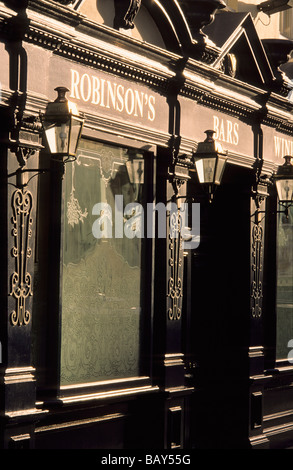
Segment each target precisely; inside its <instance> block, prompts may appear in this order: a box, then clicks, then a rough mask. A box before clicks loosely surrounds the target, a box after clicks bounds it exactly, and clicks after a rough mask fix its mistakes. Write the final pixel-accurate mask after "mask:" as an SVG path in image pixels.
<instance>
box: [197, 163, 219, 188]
mask: <svg viewBox="0 0 293 470" xmlns="http://www.w3.org/2000/svg"><path fill="white" fill-rule="evenodd" d="M216 163H217V159H216V158H215V157H209V158H200V159H199V160H196V161H195V167H196V171H197V175H198V179H199V182H200V183H201V184H204V183H213V182H214V175H215V168H216Z"/></svg>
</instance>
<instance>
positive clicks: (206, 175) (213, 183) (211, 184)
mask: <svg viewBox="0 0 293 470" xmlns="http://www.w3.org/2000/svg"><path fill="white" fill-rule="evenodd" d="M205 133H206V135H207V137H206V139H205V140H204V141H203V142H199V144H198V147H197V150H196V152H195V153H194V154H193V158H194V165H195V169H196V172H197V176H198V180H199V183H200V184H201V185H202V186H203V187H204V188H205V189H206V190H207V192H208V196H209V201H210V202H212V200H213V196H214V192H215V189H216V187H217V186H219V185H220V184H221V181H222V176H223V173H224V170H225V166H226V162H227V154H226V153H225V152H224V150H223V148H222V146H221V144H220V143H219V142H217V141H215V139H214V137H213V135H214V133H215V131H213V130H207V131H205Z"/></svg>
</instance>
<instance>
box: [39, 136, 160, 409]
mask: <svg viewBox="0 0 293 470" xmlns="http://www.w3.org/2000/svg"><path fill="white" fill-rule="evenodd" d="M112 137H113V138H112V139H111V140H110V139H109V136H108V135H107V136H106V138H105V136H104V135H94V136H93V134H92V133H91V132H89V133H87V132H86V131H85V132H84V133H83V136H82V138H83V139H88V140H92V141H97V142H101V143H104V144H105V145H107V144H108V145H110V146H117V147H123V148H128V149H133V150H136V151H137V152H139V153H143V154H144V158H145V175H146V178H147V183H146V186H147V189H146V202H153V200H154V197H155V180H156V177H155V176H156V175H155V173H156V147H155V146H151V145H150V144H149V143H146V142H141V141H136V140H133V139H131V138H129V139H125V138H123V139H122V138H119V137H118V136H117V137H116V136H112ZM51 164H52V166H51V178H50V226H49V227H50V228H49V230H50V235H49V253H50V266H49V308H48V316H49V317H50V318H49V319H48V324H47V327H48V328H47V338H46V341H47V362H46V374H45V375H46V377H45V387H44V388H45V389H46V390H47V391H48V390H49V391H51V392H52V391H53V395H54V396H55V397H56V398H57V399H60V400H63V401H68V400H69V401H72V400H73V401H74V400H79V399H81V400H84V399H87V397H88V399H90V398H91V397H93V396H96V397H97V398H98V397H100V396H101V397H103V398H107V396H108V397H109V398H111V397H115V396H120V395H122V396H125V395H126V396H127V395H129V394H139V393H144V392H150V391H152V390H156V389H157V387H155V386H153V385H152V381H153V379H152V361H153V358H152V337H153V315H154V247H155V239H151V238H147V237H144V244H145V259H146V260H150V259H151V263H149V262H146V263H145V269H144V272H143V275H144V277H145V279H146V289H145V292H146V295H147V297H148V300H147V299H146V297H144V304H146V305H148V306H149V307H148V312H149V314H147V312H146V311H144V312H142V316H141V320H142V323H143V324H142V327H141V331H140V361H141V364H142V366H143V371H142V374H141V375H138V376H137V377H125V378H121V379H111V380H97V381H95V382H90V383H86V382H85V383H77V384H72V385H61V382H60V365H61V314H62V297H61V296H62V277H61V276H62V262H63V253H62V237H63V231H64V217H65V213H64V178H63V177H62V175H61V174H60V171H59V170H58V165H59V163H57V162H54V161H52V162H51ZM145 216H146V211H145ZM145 230H146V224H145ZM53 235H54V237H53ZM142 333H143V334H142ZM141 338H143V341H142V339H141Z"/></svg>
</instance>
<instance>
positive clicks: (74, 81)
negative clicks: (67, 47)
mask: <svg viewBox="0 0 293 470" xmlns="http://www.w3.org/2000/svg"><path fill="white" fill-rule="evenodd" d="M70 70H71V95H70V98H76V99H77V100H80V96H79V92H78V85H79V73H78V72H77V71H76V70H73V69H70Z"/></svg>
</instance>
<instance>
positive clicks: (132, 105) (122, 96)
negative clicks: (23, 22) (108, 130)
mask: <svg viewBox="0 0 293 470" xmlns="http://www.w3.org/2000/svg"><path fill="white" fill-rule="evenodd" d="M70 97H71V98H76V99H78V100H82V101H84V102H89V101H90V103H91V104H93V105H98V106H101V107H107V108H109V109H113V110H115V111H118V112H120V113H121V112H123V111H125V112H126V113H127V114H128V115H132V116H135V117H141V118H143V117H144V116H145V114H146V113H147V119H148V120H149V121H154V120H155V117H156V108H155V104H156V98H155V96H153V95H148V94H146V93H144V92H143V91H139V90H133V89H132V88H127V89H126V88H124V86H123V85H121V84H117V83H116V82H114V81H111V80H106V79H103V78H100V77H98V76H96V75H89V74H88V73H84V74H82V75H80V74H79V72H78V71H77V70H73V69H71V95H70ZM214 119H216V118H215V117H214Z"/></svg>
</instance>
